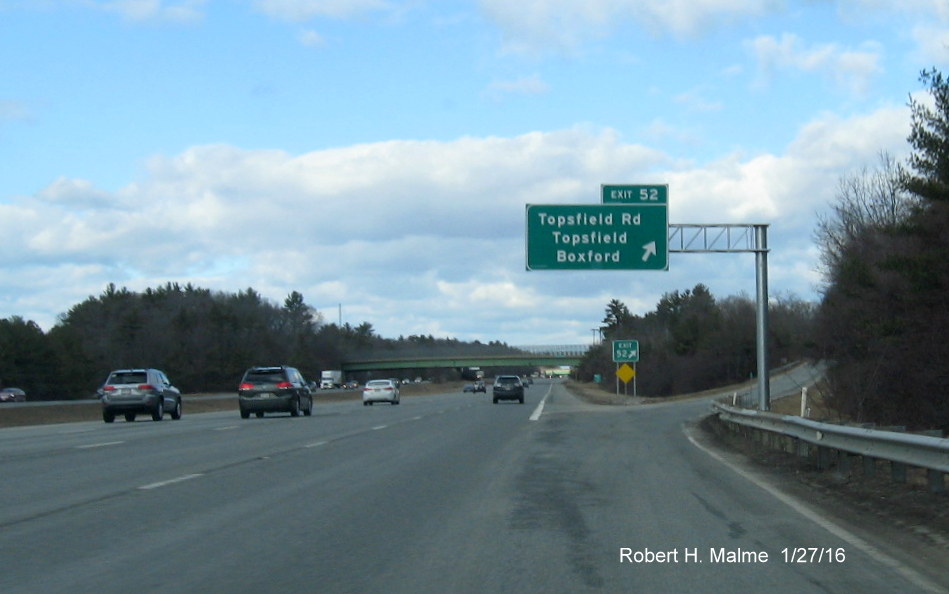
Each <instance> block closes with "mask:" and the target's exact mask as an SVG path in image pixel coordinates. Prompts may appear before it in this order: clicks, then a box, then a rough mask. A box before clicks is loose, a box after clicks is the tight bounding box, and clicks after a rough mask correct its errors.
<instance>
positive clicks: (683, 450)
mask: <svg viewBox="0 0 949 594" xmlns="http://www.w3.org/2000/svg"><path fill="white" fill-rule="evenodd" d="M707 410H708V402H707V400H697V401H687V402H674V403H668V404H659V405H646V406H627V407H623V406H620V407H603V406H594V405H590V404H587V403H584V402H582V401H579V400H578V399H576V398H575V397H574V396H572V395H571V394H570V393H569V392H568V391H567V390H566V389H565V388H564V387H563V385H562V384H560V383H557V382H556V381H553V382H547V381H543V380H542V381H540V382H537V383H535V385H534V386H533V387H531V388H530V389H529V390H528V392H527V402H526V404H524V405H520V404H517V403H515V402H509V403H508V402H505V403H500V404H497V405H494V404H492V403H491V399H490V388H489V392H488V394H487V395H485V394H476V395H473V394H462V393H451V394H436V395H430V396H419V397H412V398H403V400H402V404H401V405H399V406H390V405H375V406H372V407H363V406H362V404H361V403H360V402H333V403H326V402H319V400H317V402H316V404H315V408H314V412H313V416H312V417H297V418H291V417H289V416H287V415H268V416H267V417H265V418H263V419H256V418H251V419H247V420H242V419H240V418H239V416H238V414H237V413H236V412H229V413H205V414H198V415H188V414H185V416H184V417H183V418H182V419H181V420H180V421H171V420H164V421H162V422H152V421H150V420H141V421H137V422H134V423H124V422H121V421H117V422H116V423H114V424H108V425H107V424H105V423H101V422H97V423H91V422H90V423H71V424H64V425H47V426H35V427H18V428H9V429H2V430H0V477H2V481H0V555H2V569H0V591H2V592H5V593H13V592H30V593H35V592H44V593H51V592H69V593H72V594H75V593H80V592H90V593H92V592H95V593H108V592H116V593H118V592H121V593H128V592H175V593H181V592H320V593H324V592H328V593H335V592H353V593H356V592H360V593H361V592H385V593H406V594H408V593H412V594H418V593H425V592H433V593H434V592H438V593H446V592H479V593H480V592H528V593H533V592H538V593H539V592H554V593H556V592H565V593H566V592H570V593H575V592H657V593H664V592H736V591H738V592H742V591H743V592H771V593H780V592H793V593H796V594H799V593H809V592H814V593H817V592H822V593H824V592H839V593H850V592H858V591H859V592H865V593H875V592H887V593H888V592H901V593H907V592H932V591H940V589H941V588H942V587H944V586H946V585H944V584H942V585H940V584H933V583H932V582H929V581H927V580H926V579H925V578H923V577H922V576H919V575H917V574H915V573H913V572H912V571H911V570H909V569H908V568H905V567H902V566H901V565H900V564H899V563H896V562H894V561H893V560H892V559H890V558H888V557H886V556H885V555H883V554H882V553H880V552H879V551H878V550H877V549H875V548H874V547H873V546H871V545H869V544H867V543H865V542H863V543H861V542H859V541H855V540H853V539H849V538H848V535H847V533H846V532H845V531H840V530H837V529H835V528H834V527H833V526H828V525H827V524H826V523H824V522H822V521H821V520H820V519H819V518H815V517H813V516H811V515H809V514H807V513H802V511H801V508H799V507H797V506H795V505H790V504H789V503H788V501H786V500H785V499H783V498H780V497H776V496H775V494H774V493H772V492H771V491H770V490H768V489H765V488H762V486H761V485H759V484H757V483H756V482H754V481H752V480H749V478H747V477H746V475H744V474H742V473H739V472H736V471H735V470H733V468H732V467H731V466H729V465H727V464H725V463H723V462H722V461H721V460H720V458H719V457H717V456H715V455H710V453H709V452H708V451H706V449H705V448H704V447H697V445H696V443H695V442H694V441H693V439H690V433H691V432H690V430H689V429H688V426H689V423H690V422H691V421H694V420H696V419H698V418H700V417H701V416H702V415H704V414H706V413H707Z"/></svg>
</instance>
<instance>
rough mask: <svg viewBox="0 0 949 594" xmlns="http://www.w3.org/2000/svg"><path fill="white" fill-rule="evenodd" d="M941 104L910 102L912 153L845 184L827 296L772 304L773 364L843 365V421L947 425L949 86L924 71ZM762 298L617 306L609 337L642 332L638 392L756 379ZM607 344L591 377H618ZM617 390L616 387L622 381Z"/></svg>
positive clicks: (610, 308) (829, 245) (832, 230)
mask: <svg viewBox="0 0 949 594" xmlns="http://www.w3.org/2000/svg"><path fill="white" fill-rule="evenodd" d="M920 80H921V82H922V83H923V84H924V85H926V86H927V87H928V91H929V95H930V98H929V99H931V101H930V100H926V99H920V100H917V99H913V98H912V97H911V98H910V101H909V107H910V113H911V131H910V135H909V137H908V139H907V140H908V142H909V144H910V147H911V149H912V150H911V153H910V156H909V158H908V160H907V161H906V162H905V163H900V162H897V161H896V160H894V159H893V158H891V157H890V156H889V155H887V154H886V153H882V154H881V155H880V162H879V164H878V165H877V166H876V167H875V168H871V169H867V168H865V169H863V170H861V171H858V172H854V173H852V174H849V175H845V176H843V177H842V178H841V179H840V182H839V187H838V190H837V192H836V195H835V198H834V201H833V203H832V204H831V205H830V210H829V211H828V212H827V213H824V214H821V215H820V216H819V218H818V224H817V227H816V229H815V232H814V239H815V242H816V244H817V247H818V248H819V250H820V265H821V272H822V273H823V277H824V286H823V287H822V295H821V300H820V303H818V304H810V303H804V302H801V301H799V300H797V299H793V298H784V299H777V300H773V301H772V302H771V303H770V305H769V315H770V325H771V328H770V336H769V343H770V345H769V349H770V350H769V355H770V361H769V365H771V366H775V365H780V364H781V363H782V362H784V361H786V360H793V359H797V358H801V357H805V356H813V357H821V358H825V359H827V360H828V361H830V362H831V363H832V366H831V367H830V371H829V372H828V376H827V386H826V389H825V390H824V392H825V397H826V404H828V405H829V406H830V407H831V408H832V409H833V410H835V411H836V412H837V413H838V415H839V416H840V418H845V419H849V420H853V421H858V422H872V423H877V424H882V425H904V426H907V427H908V428H925V429H929V428H938V429H942V430H943V431H949V82H947V81H946V79H945V78H944V77H943V75H942V74H941V73H940V72H938V71H936V70H934V69H933V70H927V71H923V72H922V73H921V75H920ZM754 307H755V306H754V303H753V302H751V301H750V300H749V299H747V298H744V297H730V298H727V299H724V300H722V301H716V300H715V299H714V298H713V297H712V295H711V293H710V291H709V290H708V288H707V287H705V286H704V285H696V286H695V287H694V288H693V289H691V290H687V291H685V292H681V293H680V292H678V291H676V292H673V293H669V294H666V295H664V296H663V297H662V299H661V300H660V302H659V304H658V305H657V306H656V310H655V311H653V312H650V313H647V314H646V315H643V316H637V315H631V314H630V313H629V311H628V309H627V308H626V306H625V305H624V304H623V303H622V302H620V301H618V300H613V301H611V302H610V303H609V304H608V305H607V309H606V316H605V318H604V320H603V333H604V339H606V340H607V341H608V340H611V339H614V338H616V339H629V338H637V339H639V340H640V349H641V350H642V352H643V353H644V354H648V356H644V358H642V359H641V361H640V363H639V365H638V371H639V372H640V373H639V376H638V387H640V389H641V391H642V392H644V393H647V394H652V395H658V396H661V395H669V394H675V393H681V392H690V391H694V390H700V389H704V388H710V387H713V386H716V385H721V384H723V383H728V382H731V381H734V380H741V379H747V378H748V377H750V376H751V375H752V374H753V373H754V371H755V367H756V363H755V352H754V340H755V316H754ZM613 370H614V364H613V363H612V361H611V351H609V347H608V343H604V345H602V346H601V347H600V348H598V349H595V350H593V351H591V352H590V354H589V356H588V357H587V358H586V360H585V361H584V363H583V365H582V367H581V371H583V372H584V373H585V374H586V375H587V376H588V377H589V376H591V375H592V374H595V373H596V374H602V375H604V376H606V377H610V378H611V377H612V373H613ZM611 386H612V384H610V387H611Z"/></svg>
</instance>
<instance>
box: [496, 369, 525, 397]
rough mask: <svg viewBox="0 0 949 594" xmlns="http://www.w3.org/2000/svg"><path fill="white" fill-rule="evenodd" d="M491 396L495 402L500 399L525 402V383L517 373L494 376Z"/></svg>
mask: <svg viewBox="0 0 949 594" xmlns="http://www.w3.org/2000/svg"><path fill="white" fill-rule="evenodd" d="M491 396H492V400H493V401H494V404H497V403H498V400H517V401H518V402H520V403H521V404H524V384H522V383H521V378H519V377H517V376H516V375H499V376H497V377H496V378H494V388H493V389H492V390H491Z"/></svg>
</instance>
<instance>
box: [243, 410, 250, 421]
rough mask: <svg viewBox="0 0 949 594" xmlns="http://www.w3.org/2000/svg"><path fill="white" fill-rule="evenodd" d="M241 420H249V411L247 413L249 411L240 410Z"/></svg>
mask: <svg viewBox="0 0 949 594" xmlns="http://www.w3.org/2000/svg"><path fill="white" fill-rule="evenodd" d="M241 418H242V419H249V418H250V411H249V410H244V409H243V408H242V409H241Z"/></svg>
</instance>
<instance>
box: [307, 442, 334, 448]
mask: <svg viewBox="0 0 949 594" xmlns="http://www.w3.org/2000/svg"><path fill="white" fill-rule="evenodd" d="M328 443H329V442H328V441H315V442H313V443H308V444H306V445H305V446H303V447H305V448H318V447H320V446H324V445H326V444H328Z"/></svg>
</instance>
